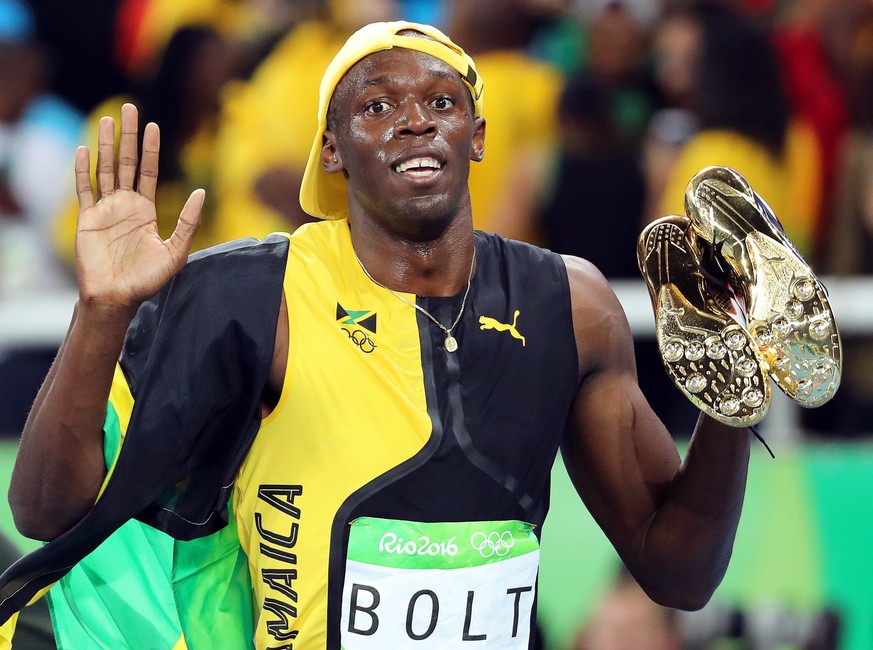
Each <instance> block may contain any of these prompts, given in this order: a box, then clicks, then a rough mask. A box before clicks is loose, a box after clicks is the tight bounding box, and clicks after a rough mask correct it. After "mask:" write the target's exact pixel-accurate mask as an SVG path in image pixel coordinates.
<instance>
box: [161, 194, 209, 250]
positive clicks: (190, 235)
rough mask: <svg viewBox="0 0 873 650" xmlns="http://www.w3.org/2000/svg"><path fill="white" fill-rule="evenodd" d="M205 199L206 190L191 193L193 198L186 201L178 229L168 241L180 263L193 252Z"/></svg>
mask: <svg viewBox="0 0 873 650" xmlns="http://www.w3.org/2000/svg"><path fill="white" fill-rule="evenodd" d="M205 199H206V191H205V190H202V189H196V190H194V191H193V192H191V196H189V197H188V200H187V201H185V205H184V207H183V208H182V212H181V213H180V214H179V220H178V221H177V222H176V229H175V230H174V231H173V234H172V235H170V239H168V240H167V241H168V243H169V245H170V247H171V248H172V249H173V250H174V251H175V253H176V254H177V255H178V258H179V260H180V261H181V260H183V259H184V258H186V257H187V256H188V251H190V250H191V245H192V244H193V242H194V235H196V234H197V229H198V228H199V227H200V213H201V210H202V209H203V201H204V200H205Z"/></svg>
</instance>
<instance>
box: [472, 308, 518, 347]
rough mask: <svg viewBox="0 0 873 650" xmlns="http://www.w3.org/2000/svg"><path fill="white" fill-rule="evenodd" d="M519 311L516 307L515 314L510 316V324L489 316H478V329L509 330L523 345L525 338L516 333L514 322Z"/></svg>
mask: <svg viewBox="0 0 873 650" xmlns="http://www.w3.org/2000/svg"><path fill="white" fill-rule="evenodd" d="M520 313H521V312H520V311H519V310H518V309H516V310H515V316H513V318H512V325H507V324H506V323H501V322H500V321H498V320H495V319H494V318H491V317H490V316H479V329H480V330H496V331H498V332H509V333H510V334H512V336H513V337H514V338H517V339H518V340H519V341H521V344H522V345H523V346H526V345H527V343H525V338H524V337H523V336H522V335H521V334H519V333H518V330H517V329H516V328H515V325H516V323H517V322H518V315H519V314H520Z"/></svg>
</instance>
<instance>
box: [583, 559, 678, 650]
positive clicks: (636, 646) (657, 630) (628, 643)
mask: <svg viewBox="0 0 873 650" xmlns="http://www.w3.org/2000/svg"><path fill="white" fill-rule="evenodd" d="M676 614H677V613H676V611H675V610H672V609H668V608H666V607H661V606H660V605H658V604H657V603H654V602H653V601H652V600H651V599H650V598H649V597H648V596H647V595H646V593H645V592H644V591H643V590H642V589H641V588H640V586H639V585H638V584H637V583H636V581H635V580H634V579H633V578H632V577H631V575H630V574H629V573H628V572H627V570H626V569H625V568H624V566H622V567H621V570H620V571H619V573H618V575H617V576H616V578H615V581H614V583H613V584H612V585H611V586H610V587H609V589H608V590H607V592H606V594H604V596H603V598H602V599H601V600H600V603H599V604H598V605H597V607H596V608H595V609H594V611H593V612H592V613H591V615H590V616H589V617H588V620H586V621H585V623H584V624H583V626H582V628H581V629H580V631H579V635H578V637H577V638H576V642H575V644H574V645H573V650H681V648H682V634H681V630H680V628H679V624H678V621H677V617H676Z"/></svg>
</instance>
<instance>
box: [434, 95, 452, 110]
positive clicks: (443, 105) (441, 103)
mask: <svg viewBox="0 0 873 650" xmlns="http://www.w3.org/2000/svg"><path fill="white" fill-rule="evenodd" d="M454 105H455V100H454V99H452V98H451V97H437V98H436V99H435V100H433V101H432V102H431V106H433V107H434V108H435V109H437V110H445V109H447V108H451V107H452V106H454Z"/></svg>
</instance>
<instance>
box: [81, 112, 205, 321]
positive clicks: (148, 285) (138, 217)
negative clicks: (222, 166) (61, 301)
mask: <svg viewBox="0 0 873 650" xmlns="http://www.w3.org/2000/svg"><path fill="white" fill-rule="evenodd" d="M137 121H138V114H137V109H136V107H135V106H134V105H133V104H125V105H124V106H123V107H122V109H121V138H120V140H119V150H118V163H117V165H116V163H115V123H114V121H113V119H112V118H111V117H104V118H103V119H102V120H101V121H100V131H99V139H98V145H97V191H98V192H99V200H98V201H97V202H96V203H95V201H94V191H93V188H92V186H91V174H90V153H89V151H88V148H87V147H79V149H78V151H77V152H76V193H77V194H78V196H79V221H78V226H77V229H76V274H77V276H78V279H79V295H80V299H81V300H83V301H84V302H86V303H88V304H91V305H95V306H100V307H104V308H109V309H115V308H118V309H121V310H125V311H129V310H132V309H136V308H137V307H138V306H139V305H140V304H141V303H142V302H144V301H145V300H148V299H149V298H150V297H152V296H153V295H154V294H155V293H157V292H158V291H159V290H160V289H161V287H163V286H164V285H165V284H166V283H167V282H169V280H170V278H172V277H173V275H175V274H176V273H177V272H178V271H179V270H180V269H181V268H182V267H183V266H184V265H185V262H186V260H187V258H188V253H189V252H190V250H191V242H192V241H193V239H194V235H195V233H196V232H197V228H198V227H199V225H200V211H201V208H202V207H203V200H204V198H205V195H206V193H205V192H204V191H203V190H202V189H197V190H194V191H193V192H192V193H191V195H190V196H189V197H188V200H187V201H186V202H185V205H184V207H183V208H182V212H181V213H180V215H179V219H178V221H177V223H176V229H175V230H174V231H173V234H172V235H171V236H170V238H169V239H166V240H164V239H161V236H160V234H159V233H158V229H157V214H156V212H155V190H156V187H157V179H158V155H159V151H160V131H159V129H158V126H157V125H156V124H154V123H149V124H148V125H146V127H145V130H144V132H143V151H142V159H141V160H139V159H138V155H137V149H138V147H137V136H138V125H137ZM137 167H138V171H139V173H138V177H137ZM134 182H136V186H135V187H134Z"/></svg>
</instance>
